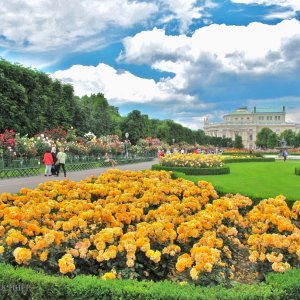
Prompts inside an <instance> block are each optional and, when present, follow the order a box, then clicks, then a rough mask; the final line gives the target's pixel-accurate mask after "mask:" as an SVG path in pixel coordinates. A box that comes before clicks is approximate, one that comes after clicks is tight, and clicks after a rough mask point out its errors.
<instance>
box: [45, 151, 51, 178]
mask: <svg viewBox="0 0 300 300" xmlns="http://www.w3.org/2000/svg"><path fill="white" fill-rule="evenodd" d="M43 162H44V164H45V176H51V175H52V173H51V167H52V164H53V158H52V155H51V152H50V150H47V151H46V153H45V154H44V158H43Z"/></svg>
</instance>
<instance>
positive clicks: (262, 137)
mask: <svg viewBox="0 0 300 300" xmlns="http://www.w3.org/2000/svg"><path fill="white" fill-rule="evenodd" d="M271 133H273V131H272V130H271V129H270V128H267V127H264V128H263V129H262V130H261V131H260V132H259V133H258V134H257V137H256V145H257V146H258V147H262V148H267V147H268V138H269V135H270V134H271Z"/></svg>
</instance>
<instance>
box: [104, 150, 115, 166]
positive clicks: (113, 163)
mask: <svg viewBox="0 0 300 300" xmlns="http://www.w3.org/2000/svg"><path fill="white" fill-rule="evenodd" d="M103 158H104V161H105V162H107V163H111V166H112V167H114V166H115V165H116V164H117V162H116V161H115V160H113V159H112V158H110V157H109V155H108V153H107V152H106V153H105V154H104V156H103Z"/></svg>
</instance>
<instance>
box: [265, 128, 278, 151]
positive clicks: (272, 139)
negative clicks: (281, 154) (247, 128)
mask: <svg viewBox="0 0 300 300" xmlns="http://www.w3.org/2000/svg"><path fill="white" fill-rule="evenodd" d="M276 146H278V136H277V134H276V133H275V132H272V133H270V134H269V136H268V141H267V147H268V148H269V149H274V148H275V147H276Z"/></svg>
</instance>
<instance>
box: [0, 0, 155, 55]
mask: <svg viewBox="0 0 300 300" xmlns="http://www.w3.org/2000/svg"><path fill="white" fill-rule="evenodd" d="M0 2H3V3H2V4H1V5H0V15H1V26H0V37H1V36H2V38H1V39H0V47H3V48H6V49H10V50H20V49H21V50H23V51H31V52H34V51H36V52H47V51H55V50H58V49H68V50H69V51H76V50H93V49H95V48H96V49H98V48H100V47H101V45H102V44H103V43H104V40H105V39H104V37H103V32H104V31H105V30H108V29H110V28H111V27H113V28H114V27H118V28H129V27H131V26H133V25H135V24H137V23H144V22H145V20H147V19H148V18H149V17H150V16H151V15H152V14H153V13H155V12H157V10H158V7H157V5H156V4H154V3H149V2H147V1H144V2H142V1H140V2H139V1H130V0H113V1H112V0H101V1H99V0H66V1H58V0H55V1H53V0H10V1H5V0H1V1H0ZM101 33H102V35H101Z"/></svg>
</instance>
